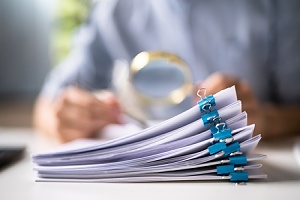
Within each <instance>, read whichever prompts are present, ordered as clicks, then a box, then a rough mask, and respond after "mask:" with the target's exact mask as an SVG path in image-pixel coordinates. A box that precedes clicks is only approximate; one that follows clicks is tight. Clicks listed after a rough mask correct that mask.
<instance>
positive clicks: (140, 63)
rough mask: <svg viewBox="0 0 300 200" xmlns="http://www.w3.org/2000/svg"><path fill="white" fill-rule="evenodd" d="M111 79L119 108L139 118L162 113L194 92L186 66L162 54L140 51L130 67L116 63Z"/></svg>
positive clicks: (169, 54) (170, 54)
mask: <svg viewBox="0 0 300 200" xmlns="http://www.w3.org/2000/svg"><path fill="white" fill-rule="evenodd" d="M124 65H126V67H125V66H124ZM113 76H114V78H113V80H114V85H115V86H117V87H115V88H119V90H118V91H117V93H118V94H119V97H120V96H121V99H122V100H121V104H122V105H123V106H122V107H123V108H124V109H125V110H127V111H126V112H127V113H129V112H130V113H135V114H134V115H139V116H140V117H139V118H142V117H141V116H147V113H146V112H149V110H156V111H159V112H164V111H163V110H164V109H165V108H170V107H174V106H176V105H179V104H181V103H182V102H183V101H184V100H185V99H186V98H187V97H189V96H191V92H192V89H193V81H192V75H191V72H190V69H189V67H188V65H187V64H186V63H185V62H184V61H183V60H182V59H181V58H180V57H179V56H177V55H175V54H172V53H169V52H163V51H151V52H150V51H143V52H141V53H139V54H137V55H136V56H135V57H134V58H133V59H132V61H131V63H130V64H128V63H127V64H126V63H124V61H118V63H117V64H115V67H114V73H113ZM120 88H121V89H120ZM145 110H146V111H145ZM131 115H132V114H131ZM147 117H149V115H148V116H147ZM147 117H144V118H147ZM150 117H151V116H150Z"/></svg>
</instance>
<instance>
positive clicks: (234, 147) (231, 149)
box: [223, 142, 241, 157]
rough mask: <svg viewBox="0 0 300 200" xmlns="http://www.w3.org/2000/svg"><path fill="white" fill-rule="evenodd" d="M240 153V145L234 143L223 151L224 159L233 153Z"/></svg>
mask: <svg viewBox="0 0 300 200" xmlns="http://www.w3.org/2000/svg"><path fill="white" fill-rule="evenodd" d="M240 151H241V148H240V144H239V143H238V142H234V143H232V144H230V145H228V146H227V148H225V149H224V150H223V152H224V157H227V156H229V155H231V154H232V153H234V152H240Z"/></svg>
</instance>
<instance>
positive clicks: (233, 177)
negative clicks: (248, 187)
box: [230, 172, 249, 182]
mask: <svg viewBox="0 0 300 200" xmlns="http://www.w3.org/2000/svg"><path fill="white" fill-rule="evenodd" d="M248 179H249V176H248V173H247V172H232V173H230V181H231V182H246V181H248Z"/></svg>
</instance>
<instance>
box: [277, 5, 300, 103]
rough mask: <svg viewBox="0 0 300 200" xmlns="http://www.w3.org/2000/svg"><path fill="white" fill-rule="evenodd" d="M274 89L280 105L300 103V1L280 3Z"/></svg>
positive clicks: (278, 6)
mask: <svg viewBox="0 0 300 200" xmlns="http://www.w3.org/2000/svg"><path fill="white" fill-rule="evenodd" d="M276 23H277V25H276V28H277V31H276V32H277V42H276V45H277V48H276V49H277V52H276V58H277V60H276V67H275V68H276V70H275V73H274V87H275V88H276V89H275V91H276V94H275V95H276V98H277V100H278V101H279V103H286V104H293V103H300V1H278V4H277V20H276Z"/></svg>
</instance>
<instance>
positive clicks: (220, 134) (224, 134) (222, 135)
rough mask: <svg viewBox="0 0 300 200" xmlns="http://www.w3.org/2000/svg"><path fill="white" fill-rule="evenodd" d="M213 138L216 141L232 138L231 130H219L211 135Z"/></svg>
mask: <svg viewBox="0 0 300 200" xmlns="http://www.w3.org/2000/svg"><path fill="white" fill-rule="evenodd" d="M213 137H214V138H215V139H218V140H222V139H225V138H230V137H232V134H231V130H230V129H229V128H228V129H224V130H221V131H219V132H217V133H213Z"/></svg>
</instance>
